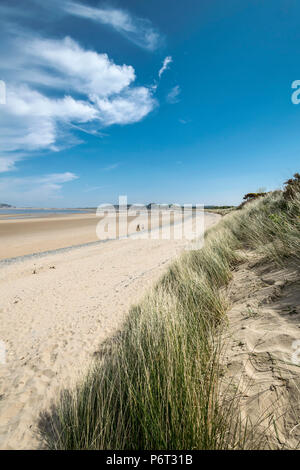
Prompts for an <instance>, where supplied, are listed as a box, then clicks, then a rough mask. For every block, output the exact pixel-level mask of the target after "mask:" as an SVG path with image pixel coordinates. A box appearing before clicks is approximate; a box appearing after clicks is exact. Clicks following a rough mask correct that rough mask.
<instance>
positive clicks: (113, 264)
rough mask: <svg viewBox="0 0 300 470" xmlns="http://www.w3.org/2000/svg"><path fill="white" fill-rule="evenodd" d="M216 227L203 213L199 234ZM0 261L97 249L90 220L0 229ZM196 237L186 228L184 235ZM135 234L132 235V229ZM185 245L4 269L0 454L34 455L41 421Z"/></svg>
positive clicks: (126, 244) (70, 256) (120, 247)
mask: <svg viewBox="0 0 300 470" xmlns="http://www.w3.org/2000/svg"><path fill="white" fill-rule="evenodd" d="M218 220H219V216H218V215H215V214H205V228H208V227H210V226H211V225H213V224H214V223H216V222H217V221H218ZM0 228H1V231H0V233H1V238H0V239H1V253H0V256H1V258H2V259H7V258H10V257H17V256H23V255H28V254H30V253H39V252H44V251H47V250H55V249H58V248H64V247H67V246H70V245H80V244H82V243H89V242H95V241H97V238H96V234H95V216H93V215H90V214H80V215H70V216H63V217H56V218H55V217H52V218H49V219H47V218H45V219H43V220H41V219H33V220H32V219H30V220H27V219H26V220H10V221H7V220H6V221H1V222H0ZM190 229H192V227H190ZM133 230H134V229H133ZM185 246H186V242H185V241H184V240H135V239H132V238H131V239H127V240H117V241H108V242H106V243H96V244H91V245H87V246H81V247H77V248H74V249H70V250H66V251H58V252H53V253H49V254H46V255H43V256H41V257H39V256H33V257H25V258H20V259H18V260H17V261H15V262H13V263H6V262H2V264H1V263H0V283H1V305H0V340H1V341H2V342H3V343H4V344H5V347H6V362H5V363H4V364H0V448H1V449H36V448H39V447H40V446H41V445H42V444H41V442H40V441H39V437H38V434H37V432H36V431H37V420H38V416H39V412H40V411H41V410H42V409H44V408H47V407H49V405H50V403H51V400H52V399H53V398H54V397H57V395H58V393H59V390H60V389H61V388H62V387H66V386H69V385H72V384H74V382H75V381H76V380H77V379H78V377H79V376H80V375H81V374H82V373H84V372H85V370H86V368H87V367H88V366H89V365H90V363H91V361H92V359H93V357H94V353H95V352H96V351H97V349H98V348H99V345H100V344H101V342H102V341H104V340H105V339H107V338H108V337H110V336H111V335H113V334H114V333H115V332H116V331H117V330H118V329H119V328H121V327H122V322H123V321H124V319H125V318H126V314H127V312H128V309H129V307H130V305H132V304H133V303H135V302H137V301H138V300H139V299H141V297H142V296H143V295H144V294H145V292H146V290H147V289H148V288H150V287H151V285H152V284H153V282H155V281H156V280H157V279H158V278H159V276H160V275H161V274H162V273H163V272H164V271H165V270H166V267H167V265H168V263H169V262H170V261H171V260H173V259H174V258H175V257H176V256H178V255H179V254H180V252H181V251H182V250H183V249H184V247H185Z"/></svg>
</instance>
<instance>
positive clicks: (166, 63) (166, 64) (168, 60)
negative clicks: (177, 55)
mask: <svg viewBox="0 0 300 470" xmlns="http://www.w3.org/2000/svg"><path fill="white" fill-rule="evenodd" d="M171 62H173V59H172V57H171V56H169V55H168V56H167V57H166V58H165V59H164V61H163V64H162V67H161V68H160V70H159V72H158V76H159V78H161V76H162V74H163V73H164V71H165V70H167V69H168V68H169V64H170V63H171Z"/></svg>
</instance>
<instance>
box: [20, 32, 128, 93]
mask: <svg viewBox="0 0 300 470" xmlns="http://www.w3.org/2000/svg"><path fill="white" fill-rule="evenodd" d="M20 46H21V45H20ZM21 49H22V50H23V52H24V53H25V57H26V58H27V60H28V58H29V59H30V58H31V61H33V62H34V64H36V65H41V66H46V67H48V68H49V67H50V68H52V69H53V72H55V77H53V76H52V77H51V76H50V78H52V85H53V86H56V87H57V86H58V87H62V85H64V86H65V87H68V88H71V89H73V90H76V91H78V92H80V93H85V94H89V93H96V94H98V95H99V96H109V95H111V94H113V93H119V92H120V91H121V90H123V89H124V88H125V87H127V86H129V85H130V84H131V83H132V82H133V81H134V80H135V73H134V68H133V67H132V66H131V65H116V64H115V63H114V62H113V61H112V60H110V59H109V58H108V56H107V54H98V53H97V52H95V51H90V50H84V49H83V48H82V47H80V45H79V44H78V43H77V42H76V41H74V40H73V39H71V38H69V37H66V38H64V39H63V40H51V39H33V40H31V41H28V42H27V43H26V44H25V45H23V46H21ZM57 74H58V75H57ZM41 78H42V77H41ZM28 79H29V80H30V77H28ZM42 83H43V82H42ZM47 84H48V85H49V86H51V82H50V81H49V80H48V83H47Z"/></svg>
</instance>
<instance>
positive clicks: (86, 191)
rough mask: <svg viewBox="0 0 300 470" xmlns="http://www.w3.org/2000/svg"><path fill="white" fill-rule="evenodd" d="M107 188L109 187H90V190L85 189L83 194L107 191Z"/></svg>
mask: <svg viewBox="0 0 300 470" xmlns="http://www.w3.org/2000/svg"><path fill="white" fill-rule="evenodd" d="M105 188H107V186H90V187H88V188H85V189H84V190H83V192H84V193H90V192H92V191H99V190H101V189H105Z"/></svg>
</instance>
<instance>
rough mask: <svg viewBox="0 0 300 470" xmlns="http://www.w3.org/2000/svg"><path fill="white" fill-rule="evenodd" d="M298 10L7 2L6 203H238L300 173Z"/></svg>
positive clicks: (133, 0)
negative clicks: (296, 96) (295, 84)
mask: <svg viewBox="0 0 300 470" xmlns="http://www.w3.org/2000/svg"><path fill="white" fill-rule="evenodd" d="M299 26H300V4H299V2H297V0H264V1H263V2H262V1H261V0H251V1H250V0H244V1H243V2H241V1H240V0H226V1H224V0H218V1H217V0H201V1H199V0H185V1H184V2H174V0H159V1H158V0H151V1H142V0H123V1H121V0H119V1H117V0H116V1H113V2H110V1H108V2H101V1H94V0H88V1H84V2H83V1H81V2H80V1H79V0H78V1H77V0H76V1H75V0H74V1H73V0H60V1H58V0H52V1H51V2H42V0H27V1H26V2H24V1H22V0H1V4H0V61H1V62H0V63H1V67H0V79H1V80H3V81H4V82H5V84H6V104H0V202H7V203H11V204H14V205H31V206H45V207H76V206H96V205H98V204H100V203H103V202H105V203H115V202H117V199H118V196H119V195H121V194H126V195H127V196H128V200H129V202H132V203H148V202H164V203H204V204H237V203H239V202H240V201H241V199H242V197H243V195H244V194H245V193H247V192H250V191H256V190H257V189H258V188H261V187H264V188H266V189H267V190H271V189H275V188H277V187H280V186H281V184H282V183H283V181H284V180H285V179H287V178H288V177H290V176H291V175H292V174H293V173H294V172H296V171H299V160H300V159H299V155H300V153H299V152H300V105H298V106H297V105H295V104H293V103H292V101H291V96H292V91H293V90H292V88H291V84H292V82H293V81H294V80H297V79H300V62H299V60H298V55H299V52H298V51H299V45H300V27H299Z"/></svg>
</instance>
